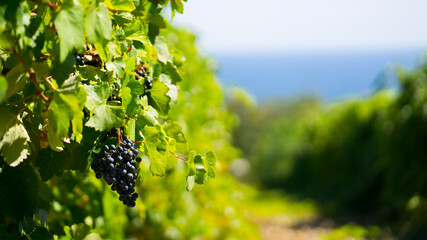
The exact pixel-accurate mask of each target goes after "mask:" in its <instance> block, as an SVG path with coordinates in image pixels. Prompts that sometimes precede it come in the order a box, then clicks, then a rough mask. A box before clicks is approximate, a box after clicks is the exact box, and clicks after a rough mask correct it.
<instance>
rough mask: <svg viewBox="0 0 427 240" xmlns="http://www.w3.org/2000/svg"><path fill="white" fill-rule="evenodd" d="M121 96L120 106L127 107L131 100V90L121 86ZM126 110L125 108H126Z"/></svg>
mask: <svg viewBox="0 0 427 240" xmlns="http://www.w3.org/2000/svg"><path fill="white" fill-rule="evenodd" d="M120 94H121V97H122V106H123V108H124V109H127V106H128V105H129V104H130V102H131V101H132V95H131V90H130V88H128V87H122V90H121V91H120ZM126 112H127V110H126Z"/></svg>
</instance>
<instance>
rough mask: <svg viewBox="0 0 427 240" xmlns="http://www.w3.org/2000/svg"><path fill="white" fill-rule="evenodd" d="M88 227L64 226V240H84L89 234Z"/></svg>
mask: <svg viewBox="0 0 427 240" xmlns="http://www.w3.org/2000/svg"><path fill="white" fill-rule="evenodd" d="M90 229H91V228H90V226H89V225H87V224H85V223H79V224H73V225H72V226H71V227H69V226H65V227H64V232H65V235H66V239H70V240H71V239H72V240H84V239H86V238H85V237H86V236H87V235H88V234H89V233H90Z"/></svg>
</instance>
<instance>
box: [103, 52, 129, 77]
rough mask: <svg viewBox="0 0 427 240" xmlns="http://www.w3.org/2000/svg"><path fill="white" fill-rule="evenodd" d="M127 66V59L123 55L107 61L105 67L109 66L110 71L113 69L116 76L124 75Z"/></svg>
mask: <svg viewBox="0 0 427 240" xmlns="http://www.w3.org/2000/svg"><path fill="white" fill-rule="evenodd" d="M125 67H126V64H125V61H124V60H123V58H121V57H119V58H116V59H114V61H113V62H107V63H105V68H107V70H108V71H113V73H114V77H116V78H121V77H123V74H124V73H125Z"/></svg>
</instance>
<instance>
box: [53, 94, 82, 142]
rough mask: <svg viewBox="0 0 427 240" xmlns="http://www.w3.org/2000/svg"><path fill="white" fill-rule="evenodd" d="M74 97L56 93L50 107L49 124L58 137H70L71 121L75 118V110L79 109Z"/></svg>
mask: <svg viewBox="0 0 427 240" xmlns="http://www.w3.org/2000/svg"><path fill="white" fill-rule="evenodd" d="M78 108H79V106H78V102H77V101H76V99H75V96H74V95H69V94H62V93H58V92H57V93H55V95H54V96H53V98H52V101H51V103H50V105H49V112H48V122H49V125H51V126H52V129H53V130H54V131H55V132H56V133H57V135H58V137H60V138H61V137H65V136H67V135H68V129H69V127H70V121H71V120H72V119H73V117H74V109H78Z"/></svg>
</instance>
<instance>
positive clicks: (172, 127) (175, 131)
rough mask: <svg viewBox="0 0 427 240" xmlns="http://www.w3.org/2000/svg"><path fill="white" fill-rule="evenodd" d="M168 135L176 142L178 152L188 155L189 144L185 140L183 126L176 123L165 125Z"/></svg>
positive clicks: (169, 122)
mask: <svg viewBox="0 0 427 240" xmlns="http://www.w3.org/2000/svg"><path fill="white" fill-rule="evenodd" d="M163 129H164V130H165V132H166V134H167V135H168V136H170V137H172V138H174V139H175V141H176V150H177V151H178V152H180V153H182V154H187V153H188V143H187V139H186V138H185V135H184V132H183V131H182V126H181V125H180V124H178V123H176V122H171V121H168V122H166V123H165V124H164V125H163Z"/></svg>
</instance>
